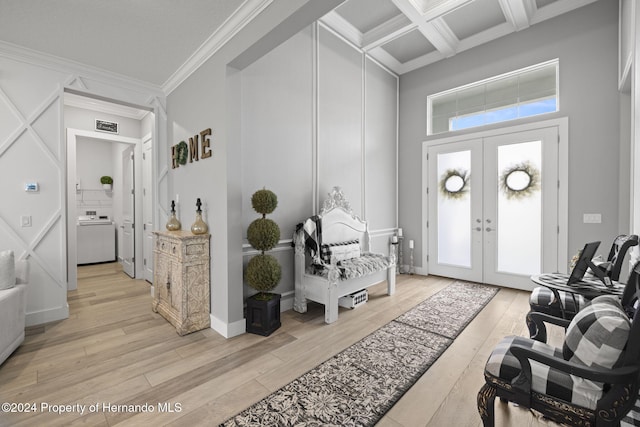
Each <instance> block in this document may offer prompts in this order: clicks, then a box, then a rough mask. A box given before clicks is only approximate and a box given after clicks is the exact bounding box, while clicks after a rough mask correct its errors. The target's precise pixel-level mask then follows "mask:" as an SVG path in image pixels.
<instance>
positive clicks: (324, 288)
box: [293, 187, 396, 323]
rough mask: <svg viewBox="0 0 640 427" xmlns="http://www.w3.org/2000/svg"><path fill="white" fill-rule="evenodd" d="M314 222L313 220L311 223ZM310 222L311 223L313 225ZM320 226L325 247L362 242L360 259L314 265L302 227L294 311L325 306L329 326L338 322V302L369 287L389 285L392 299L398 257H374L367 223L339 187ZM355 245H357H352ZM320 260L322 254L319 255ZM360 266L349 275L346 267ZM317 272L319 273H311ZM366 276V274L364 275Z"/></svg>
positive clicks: (298, 236) (298, 239) (320, 218)
mask: <svg viewBox="0 0 640 427" xmlns="http://www.w3.org/2000/svg"><path fill="white" fill-rule="evenodd" d="M309 220H311V219H309ZM309 220H307V221H309ZM315 222H316V223H318V222H319V223H320V227H321V230H322V232H321V237H320V239H319V240H320V241H318V242H316V243H317V244H318V248H317V250H318V251H321V245H335V244H341V243H344V242H354V241H358V242H359V245H360V253H361V255H360V258H358V259H355V258H354V259H351V260H350V261H342V262H338V261H336V259H335V257H332V259H331V262H326V261H325V262H324V263H321V262H319V260H318V259H317V258H316V260H315V261H316V265H315V266H314V267H315V268H313V266H312V267H311V268H309V267H310V266H311V264H312V263H313V260H312V259H311V258H312V257H311V256H310V255H309V250H308V248H307V244H308V241H307V240H308V238H309V236H308V234H307V233H306V232H305V228H304V227H300V228H299V229H298V230H297V231H296V233H295V235H294V243H295V297H294V303H293V309H294V310H295V311H297V312H299V313H305V312H306V311H307V301H308V300H310V301H315V302H318V303H320V304H324V306H325V316H324V317H325V322H326V323H333V322H335V321H336V320H338V299H339V298H340V297H343V296H346V295H350V294H352V293H355V292H357V291H360V290H362V289H365V288H367V287H369V286H372V285H375V284H377V283H380V282H383V281H385V280H386V281H387V294H388V295H392V294H393V293H394V292H395V287H396V266H395V257H394V256H393V255H391V256H390V257H386V256H383V255H380V254H370V253H369V248H370V237H369V229H368V225H367V223H366V221H362V220H361V219H360V218H358V217H357V216H356V215H354V214H353V212H352V211H351V208H350V206H349V203H348V202H347V201H346V200H345V199H344V196H343V195H342V192H341V191H340V189H339V188H338V187H335V188H334V189H333V191H332V192H331V193H330V194H329V198H328V199H327V200H326V201H325V203H324V207H323V209H322V211H321V212H320V214H319V215H318V217H317V218H316V219H315ZM352 244H353V243H352ZM318 256H319V253H318ZM353 264H357V265H358V268H357V269H356V270H358V271H355V272H354V271H352V272H351V273H349V272H346V274H345V271H344V270H345V268H348V267H345V266H348V265H353ZM311 270H317V271H311ZM363 272H364V273H363Z"/></svg>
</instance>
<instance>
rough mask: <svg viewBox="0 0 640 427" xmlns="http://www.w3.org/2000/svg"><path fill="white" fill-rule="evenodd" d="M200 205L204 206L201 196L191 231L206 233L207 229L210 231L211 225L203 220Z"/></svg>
mask: <svg viewBox="0 0 640 427" xmlns="http://www.w3.org/2000/svg"><path fill="white" fill-rule="evenodd" d="M200 206H202V202H200V198H199V197H198V200H197V201H196V208H197V209H196V220H195V222H194V223H193V225H192V226H191V232H192V233H193V234H206V233H207V231H209V226H207V223H206V222H204V221H203V220H202V210H201V209H200Z"/></svg>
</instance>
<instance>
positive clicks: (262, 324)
mask: <svg viewBox="0 0 640 427" xmlns="http://www.w3.org/2000/svg"><path fill="white" fill-rule="evenodd" d="M257 295H259V294H256V295H253V296H250V297H249V298H247V316H246V317H247V332H250V333H252V334H258V335H263V336H265V337H266V336H269V335H271V333H272V332H273V331H275V330H276V329H278V328H279V327H280V294H269V295H271V299H270V300H267V301H264V300H262V299H257V298H256V296H257Z"/></svg>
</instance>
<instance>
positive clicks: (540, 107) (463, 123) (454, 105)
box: [427, 59, 559, 135]
mask: <svg viewBox="0 0 640 427" xmlns="http://www.w3.org/2000/svg"><path fill="white" fill-rule="evenodd" d="M558 93H559V92H558V60H557V59H554V60H552V61H548V62H544V63H542V64H538V65H534V66H531V67H527V68H522V69H520V70H516V71H512V72H510V73H506V74H502V75H500V76H496V77H492V78H490V79H486V80H482V81H479V82H476V83H471V84H468V85H465V86H461V87H458V88H455V89H450V90H447V91H444V92H440V93H437V94H435V95H429V96H428V97H427V135H434V134H438V133H443V132H449V131H455V130H460V129H467V128H472V127H477V126H484V125H488V124H491V123H499V122H505V121H508V120H513V119H518V118H522V117H529V116H535V115H538V114H545V113H553V112H556V111H558V110H559V99H558Z"/></svg>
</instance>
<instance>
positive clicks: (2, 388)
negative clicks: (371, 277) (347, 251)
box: [0, 263, 561, 427]
mask: <svg viewBox="0 0 640 427" xmlns="http://www.w3.org/2000/svg"><path fill="white" fill-rule="evenodd" d="M450 283H452V280H451V279H445V278H441V277H435V276H430V277H424V276H408V275H401V276H398V281H397V292H396V294H395V295H393V296H387V295H385V294H384V292H385V289H386V287H385V285H384V284H380V285H376V286H374V287H372V288H370V289H369V290H370V294H369V295H370V299H369V302H367V304H365V305H363V306H361V307H358V308H357V309H355V310H348V309H340V317H339V320H338V321H337V322H336V323H334V324H331V325H326V324H324V321H323V320H324V310H323V307H322V306H321V305H317V304H310V306H309V312H308V313H306V314H304V315H301V314H298V313H295V312H293V311H287V312H285V313H283V314H282V327H281V328H280V329H278V330H277V331H276V332H275V333H274V334H272V335H271V336H270V337H261V336H258V335H252V334H244V335H242V336H239V337H235V338H232V339H224V338H223V337H221V336H220V335H218V334H217V333H216V332H214V331H213V330H211V329H207V330H205V331H200V332H196V333H193V334H190V335H187V336H184V337H180V336H178V335H177V334H176V332H175V329H174V328H173V327H172V326H171V325H170V324H169V323H168V322H167V321H165V320H164V319H163V318H162V317H161V316H159V315H158V314H155V313H153V312H152V311H151V297H150V285H149V284H148V283H147V282H144V281H140V280H131V279H129V278H128V277H127V276H126V275H125V274H124V273H122V270H121V268H120V267H119V265H118V264H117V263H112V264H101V265H95V266H86V267H81V268H79V269H78V290H77V291H73V292H69V295H68V301H69V309H70V317H69V319H66V320H63V321H60V322H56V323H52V324H47V325H44V326H38V327H31V328H28V330H27V337H26V339H25V342H24V343H23V344H22V346H21V347H20V348H19V349H18V350H17V351H16V352H15V353H14V354H13V355H12V356H11V357H9V359H7V361H6V362H5V363H4V364H3V365H2V366H0V402H13V403H16V404H29V405H34V404H35V406H30V408H29V409H36V411H34V412H25V413H21V414H11V413H9V414H7V413H0V425H1V426H9V425H11V426H23V425H24V426H45V425H46V426H56V425H92V426H114V425H117V426H144V425H153V426H164V425H171V426H197V425H202V426H209V425H217V424H218V423H220V422H222V421H224V420H225V419H226V418H228V417H230V416H232V415H234V414H235V413H237V412H239V411H241V410H242V409H244V408H245V407H247V406H249V405H251V404H252V403H254V402H256V401H258V400H260V398H262V397H264V396H266V395H268V394H269V393H271V392H272V391H274V390H276V389H278V388H279V387H281V386H283V385H285V384H287V383H288V382H290V381H291V380H293V379H294V378H296V377H297V376H299V375H301V374H302V373H304V372H306V371H308V370H309V369H311V368H313V367H314V366H316V365H317V364H319V363H320V362H322V361H323V360H325V359H327V358H329V357H330V356H332V355H334V354H336V353H337V352H339V351H341V350H342V349H344V348H345V347H347V346H349V345H350V344H352V343H354V342H356V341H357V340H359V339H361V338H363V337H364V336H366V335H368V334H369V333H371V332H372V331H374V330H375V329H377V328H378V327H380V326H382V325H384V324H386V323H387V322H389V321H390V320H392V319H394V318H395V317H397V316H398V315H400V314H402V313H403V312H405V311H407V310H408V309H409V308H411V307H413V306H414V305H416V304H418V303H419V302H420V301H422V300H424V299H425V298H427V297H428V296H430V295H432V294H434V293H435V292H437V291H439V290H440V289H442V288H443V287H445V286H447V285H448V284H450ZM527 301H528V293H527V292H523V291H516V290H512V289H501V290H500V292H498V294H497V295H496V297H495V298H494V299H493V300H492V301H491V302H490V303H489V304H488V305H487V307H485V308H484V309H483V310H482V312H480V314H479V315H478V316H477V317H476V318H475V320H473V322H472V323H471V324H469V326H468V327H467V328H466V329H465V330H464V331H463V332H462V334H460V336H459V337H458V338H457V339H456V341H455V342H454V343H453V344H452V345H451V346H450V347H449V348H448V349H447V351H446V352H445V353H444V354H443V355H442V356H441V357H440V358H439V359H438V361H437V362H436V363H435V364H434V365H433V366H432V367H431V368H430V369H429V370H428V371H427V372H426V373H425V374H424V375H423V377H422V378H421V379H420V380H419V381H418V382H417V383H416V384H415V385H414V386H413V387H412V388H411V389H410V390H409V391H408V392H407V393H406V394H405V395H404V396H403V398H402V399H401V400H400V401H399V402H398V403H397V404H396V405H395V406H394V407H393V408H392V409H391V410H390V411H389V412H388V413H387V414H386V415H385V417H384V418H383V419H382V420H381V421H380V422H379V424H378V425H379V426H407V427H413V426H437V427H440V426H451V427H454V426H455V427H458V426H480V425H481V422H480V418H479V416H478V413H477V410H476V394H477V392H478V390H479V388H480V387H481V385H482V383H483V376H482V372H483V367H484V364H485V362H486V360H487V357H488V356H489V353H490V352H491V350H492V349H493V347H494V345H495V344H496V343H497V342H498V341H499V340H500V339H501V338H502V337H504V336H506V335H510V334H519V335H526V334H527V331H526V326H525V323H524V316H525V313H526V312H527V309H528V302H527ZM554 335H555V336H554V337H553V338H554V339H556V340H558V339H561V331H554ZM47 405H49V406H47ZM55 405H75V406H71V407H67V408H64V407H56V406H55ZM80 405H86V406H85V408H84V414H82V413H80ZM91 405H97V406H91ZM114 405H142V406H141V407H142V408H151V409H153V412H138V413H135V412H129V411H128V410H127V408H123V407H115V406H114ZM144 405H148V406H146V407H145V406H144ZM159 405H161V406H159ZM163 405H164V406H163ZM497 406H498V409H497V411H496V425H498V426H514V427H515V426H517V427H520V426H539V425H548V424H550V423H549V422H547V421H544V420H539V419H537V418H536V417H535V416H534V415H533V414H532V413H531V412H529V411H527V410H525V409H521V408H517V407H513V406H511V405H504V404H502V403H497ZM168 408H170V409H172V411H168V410H167V409H168ZM161 409H162V410H161ZM56 410H66V411H69V412H66V413H63V414H57V413H55V411H56Z"/></svg>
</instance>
